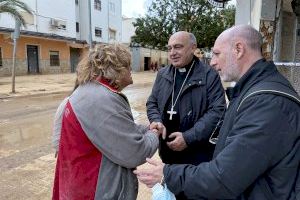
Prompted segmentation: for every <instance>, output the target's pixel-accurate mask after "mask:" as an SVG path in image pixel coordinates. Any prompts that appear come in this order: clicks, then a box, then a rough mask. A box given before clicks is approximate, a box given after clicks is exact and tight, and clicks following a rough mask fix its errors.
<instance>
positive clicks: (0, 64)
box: [0, 47, 2, 67]
mask: <svg viewBox="0 0 300 200" xmlns="http://www.w3.org/2000/svg"><path fill="white" fill-rule="evenodd" d="M0 67H2V49H1V47H0Z"/></svg>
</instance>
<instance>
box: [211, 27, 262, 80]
mask: <svg viewBox="0 0 300 200" xmlns="http://www.w3.org/2000/svg"><path fill="white" fill-rule="evenodd" d="M261 46H262V36H261V34H260V33H259V32H258V31H257V30H255V29H254V28H252V27H251V26H248V25H239V26H234V27H232V28H230V29H227V30H225V31H224V32H222V33H221V34H220V36H219V37H218V38H217V40H216V42H215V45H214V47H213V57H212V59H211V63H210V64H211V66H213V67H214V68H215V69H216V70H217V71H218V72H219V74H220V76H221V78H222V80H223V81H238V80H239V79H240V78H241V77H242V76H243V75H244V74H245V73H246V72H247V71H248V70H249V68H250V67H251V66H252V65H253V63H255V62H256V61H257V60H259V59H261V58H262V52H261Z"/></svg>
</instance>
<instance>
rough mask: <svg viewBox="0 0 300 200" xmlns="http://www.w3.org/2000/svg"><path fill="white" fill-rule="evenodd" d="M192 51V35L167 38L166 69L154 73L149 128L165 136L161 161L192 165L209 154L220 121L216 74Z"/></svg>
mask: <svg viewBox="0 0 300 200" xmlns="http://www.w3.org/2000/svg"><path fill="white" fill-rule="evenodd" d="M196 48H197V42H196V38H195V36H194V35H193V34H192V33H188V32H185V31H180V32H176V33H174V34H173V35H172V36H171V37H170V39H169V42H168V57H169V60H170V62H171V66H167V67H164V68H162V69H161V70H160V71H159V72H158V74H157V77H156V81H155V83H154V86H153V89H152V93H151V95H150V97H149V98H148V101H147V115H148V118H149V121H150V122H151V125H150V128H151V129H152V128H156V129H160V130H161V131H163V132H164V137H163V138H160V146H159V155H160V157H161V159H162V160H163V161H164V162H165V163H169V164H194V165H197V164H199V163H201V162H205V161H209V160H211V158H212V154H213V151H214V144H211V143H209V137H210V135H211V133H212V132H213V130H214V129H215V127H216V125H217V123H218V121H219V120H221V119H222V114H223V111H224V109H225V95H224V90H223V87H222V84H221V80H220V77H219V75H218V73H217V72H216V71H215V70H214V69H212V68H211V67H210V66H208V65H205V64H203V63H202V62H201V61H199V59H198V58H197V57H195V56H194V51H195V49H196ZM177 199H185V198H184V197H182V198H181V197H180V196H177Z"/></svg>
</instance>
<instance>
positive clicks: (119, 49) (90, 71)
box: [77, 44, 131, 88]
mask: <svg viewBox="0 0 300 200" xmlns="http://www.w3.org/2000/svg"><path fill="white" fill-rule="evenodd" d="M130 65H131V55H130V52H129V51H128V50H127V48H126V47H125V46H123V45H120V44H111V45H107V44H100V45H96V46H95V48H94V49H92V50H91V51H90V52H89V53H88V56H86V57H84V58H83V59H82V61H81V62H80V63H79V64H78V68H77V73H78V81H79V84H83V83H87V82H89V81H91V80H95V79H96V78H99V77H103V78H105V79H107V80H110V84H111V85H113V86H114V87H117V88H118V87H120V78H121V77H122V76H123V74H124V72H126V70H128V69H129V68H130Z"/></svg>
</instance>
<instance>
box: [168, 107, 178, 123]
mask: <svg viewBox="0 0 300 200" xmlns="http://www.w3.org/2000/svg"><path fill="white" fill-rule="evenodd" d="M167 113H168V114H169V115H170V118H169V120H172V118H173V115H175V114H177V112H176V111H174V107H173V106H172V107H171V110H168V111H167Z"/></svg>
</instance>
